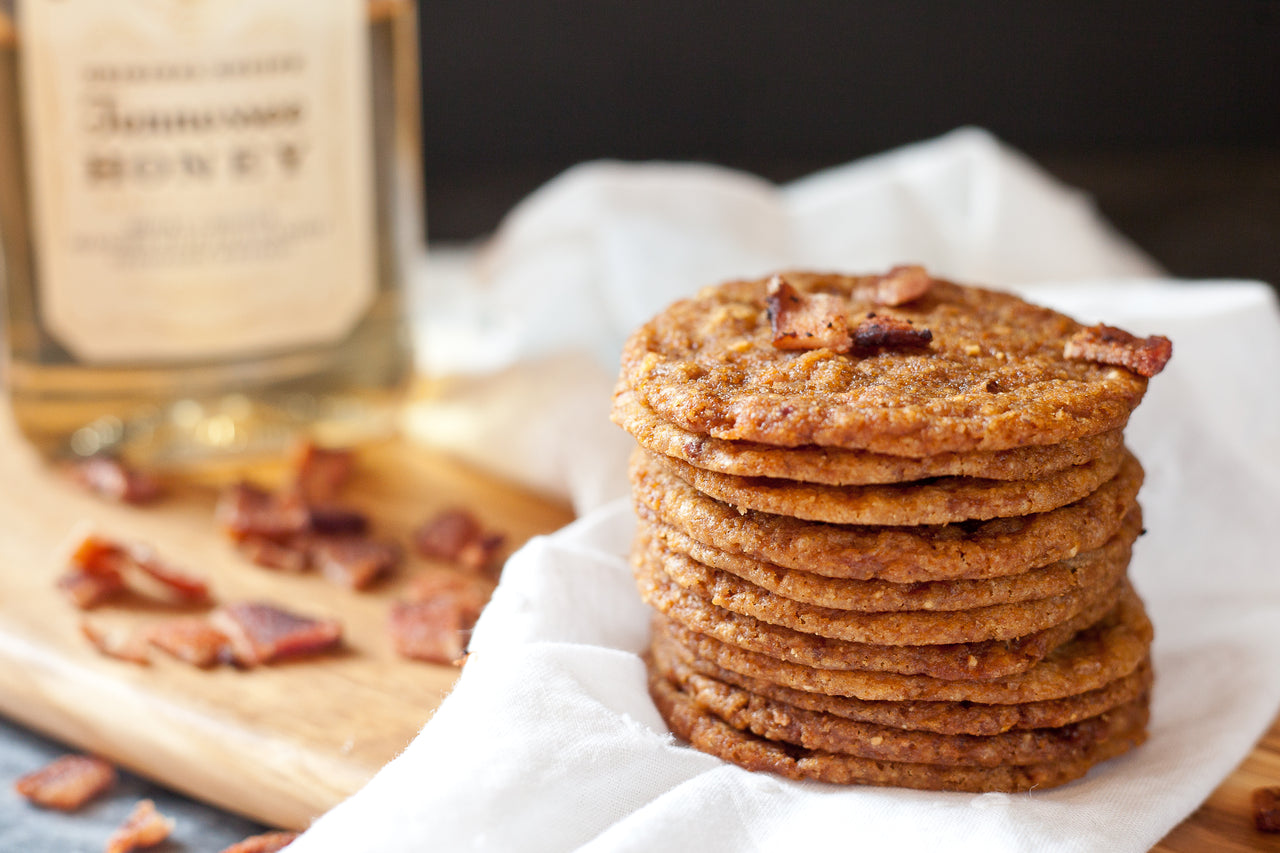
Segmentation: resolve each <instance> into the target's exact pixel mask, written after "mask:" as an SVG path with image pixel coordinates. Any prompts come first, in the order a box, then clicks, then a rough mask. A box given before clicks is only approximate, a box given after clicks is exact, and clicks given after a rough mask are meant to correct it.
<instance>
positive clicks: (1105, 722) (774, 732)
mask: <svg viewBox="0 0 1280 853" xmlns="http://www.w3.org/2000/svg"><path fill="white" fill-rule="evenodd" d="M655 671H656V672H657V673H658V674H659V675H661V676H664V677H665V678H666V679H667V681H668V682H670V683H671V684H672V685H674V686H675V687H676V688H677V689H679V690H680V691H681V692H682V693H683V694H684V695H685V697H686V698H688V699H689V700H690V701H692V702H693V703H694V704H696V705H698V706H700V707H702V708H704V709H706V710H708V711H710V712H711V713H713V714H715V715H716V716H717V717H719V718H720V719H722V720H724V721H725V722H726V723H728V724H729V725H731V726H733V728H735V729H740V730H742V731H746V732H751V733H752V734H755V735H758V736H759V737H762V738H765V739H767V740H772V741H782V742H784V743H790V744H795V745H796V746H802V747H804V748H805V749H814V750H823V751H825V752H836V753H843V754H846V755H857V756H861V757H862V758H873V759H876V760H878V761H905V762H911V763H923V764H954V765H964V766H970V767H998V766H1000V765H1002V764H1041V763H1044V762H1049V761H1061V760H1064V759H1068V758H1071V757H1073V756H1075V755H1078V754H1079V753H1080V751H1081V750H1082V749H1084V748H1085V747H1087V746H1088V745H1089V744H1090V743H1093V742H1095V741H1101V740H1106V739H1108V738H1111V737H1115V736H1116V735H1118V734H1120V733H1122V732H1124V731H1126V730H1127V729H1128V728H1129V726H1130V724H1131V721H1132V719H1133V715H1134V714H1135V713H1137V712H1138V708H1139V705H1140V704H1145V701H1146V693H1143V694H1142V695H1141V696H1140V697H1137V698H1135V699H1131V700H1129V702H1127V703H1125V704H1123V705H1120V706H1118V707H1115V708H1111V709H1109V710H1107V711H1104V712H1102V713H1101V714H1098V715H1096V716H1093V717H1089V718H1086V719H1084V720H1080V721H1079V722H1075V723H1069V724H1067V725H1065V726H1058V727H1055V728H1043V729H1029V730H1023V731H1016V732H1006V733H1003V734H997V735H945V734H935V733H933V732H922V731H911V730H906V729H899V728H894V727H893V726H882V725H877V724H875V723H863V722H856V721H853V720H849V719H847V718H845V717H840V716H837V715H835V714H827V713H823V712H821V711H809V710H806V709H803V708H798V707H795V706H793V705H788V704H786V703H784V702H779V701H778V700H776V699H771V698H769V697H766V696H760V695H758V694H755V693H751V692H749V691H746V690H742V689H741V688H738V687H734V686H732V685H730V684H726V683H724V682H722V681H717V680H716V679H714V678H710V677H708V676H705V675H699V674H696V673H684V674H681V675H679V676H677V675H674V674H671V673H665V672H663V670H662V668H661V667H655Z"/></svg>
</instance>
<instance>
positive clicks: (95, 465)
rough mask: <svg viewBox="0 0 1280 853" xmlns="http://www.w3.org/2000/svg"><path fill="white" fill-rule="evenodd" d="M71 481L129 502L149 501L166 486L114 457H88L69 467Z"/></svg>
mask: <svg viewBox="0 0 1280 853" xmlns="http://www.w3.org/2000/svg"><path fill="white" fill-rule="evenodd" d="M67 473H68V475H69V476H70V478H71V481H72V482H73V483H75V484H77V485H79V486H81V487H82V488H84V489H87V490H88V491H90V492H93V493H94V494H96V495H100V496H102V497H104V498H110V499H111V500H114V501H120V502H121V503H126V504H146V503H151V502H152V501H154V500H156V499H157V498H159V497H160V496H161V495H162V494H163V493H164V487H163V486H162V485H161V483H160V481H159V480H157V479H156V478H155V477H153V476H151V475H150V474H147V473H145V472H143V471H139V470H137V469H135V468H131V467H129V466H128V465H126V464H125V463H124V462H122V461H121V460H119V459H117V458H116V457H114V456H105V455H99V456H88V457H86V458H84V459H80V460H78V461H76V462H72V463H70V464H69V465H68V466H67Z"/></svg>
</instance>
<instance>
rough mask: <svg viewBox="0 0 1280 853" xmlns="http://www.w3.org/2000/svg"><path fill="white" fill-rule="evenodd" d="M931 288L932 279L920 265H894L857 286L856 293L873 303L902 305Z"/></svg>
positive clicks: (917, 297)
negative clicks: (864, 283)
mask: <svg viewBox="0 0 1280 853" xmlns="http://www.w3.org/2000/svg"><path fill="white" fill-rule="evenodd" d="M932 288H933V279H932V278H931V277H930V276H929V273H928V272H927V271H926V270H925V268H924V267H922V266H917V265H915V264H910V265H901V266H896V267H894V268H893V269H891V270H889V272H887V273H885V274H884V275H882V276H879V277H877V278H876V279H874V280H873V281H872V282H871V283H869V284H868V285H866V286H864V287H860V288H858V293H857V295H858V296H859V297H861V298H863V299H866V300H868V301H869V302H871V304H873V305H887V306H893V305H904V304H906V303H908V302H912V301H914V300H916V299H919V298H920V297H921V296H924V295H925V294H926V293H928V292H929V291H930V290H931V289H932Z"/></svg>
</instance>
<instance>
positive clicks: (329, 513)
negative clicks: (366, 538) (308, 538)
mask: <svg viewBox="0 0 1280 853" xmlns="http://www.w3.org/2000/svg"><path fill="white" fill-rule="evenodd" d="M307 530H308V531H309V532H311V533H319V534H321V535H324V536H363V535H364V534H366V533H368V532H369V517H368V516H367V515H365V514H364V513H362V512H360V511H359V510H354V509H349V508H347V507H342V506H334V505H332V504H327V505H324V506H308V507H307Z"/></svg>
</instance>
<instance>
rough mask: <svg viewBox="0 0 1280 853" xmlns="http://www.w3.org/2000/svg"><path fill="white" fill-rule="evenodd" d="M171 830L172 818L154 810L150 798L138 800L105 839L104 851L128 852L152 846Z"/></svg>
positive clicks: (162, 839)
mask: <svg viewBox="0 0 1280 853" xmlns="http://www.w3.org/2000/svg"><path fill="white" fill-rule="evenodd" d="M171 832H173V820H172V818H167V817H165V816H164V815H162V814H160V812H158V811H156V804H155V803H153V802H152V801H151V800H139V801H138V804H137V805H136V806H134V807H133V811H132V812H130V813H129V817H127V818H126V819H125V822H124V823H123V824H122V825H121V826H120V828H119V829H117V830H116V831H115V832H113V833H111V837H110V838H108V839H107V846H106V853H129V851H130V850H137V849H138V848H139V847H154V846H156V845H157V844H159V843H160V842H161V841H164V840H165V839H166V838H168V837H169V833H171Z"/></svg>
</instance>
